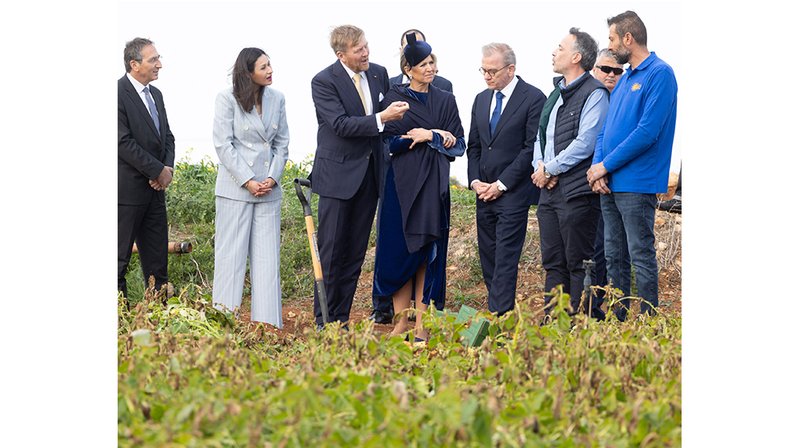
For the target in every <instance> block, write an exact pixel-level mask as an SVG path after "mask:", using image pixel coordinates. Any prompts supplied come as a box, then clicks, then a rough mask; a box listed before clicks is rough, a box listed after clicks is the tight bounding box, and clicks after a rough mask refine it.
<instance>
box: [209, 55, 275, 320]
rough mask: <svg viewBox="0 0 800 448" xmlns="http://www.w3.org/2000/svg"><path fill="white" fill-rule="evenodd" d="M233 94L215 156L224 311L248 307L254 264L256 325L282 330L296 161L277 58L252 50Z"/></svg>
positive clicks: (221, 107) (236, 71)
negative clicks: (285, 177) (287, 218)
mask: <svg viewBox="0 0 800 448" xmlns="http://www.w3.org/2000/svg"><path fill="white" fill-rule="evenodd" d="M232 77H233V87H232V88H228V89H225V90H223V91H222V92H220V93H219V95H217V100H216V106H215V110H214V148H215V149H216V151H217V155H218V156H219V161H220V164H219V173H218V174H217V185H216V190H215V194H216V207H217V210H216V235H215V239H214V292H213V302H214V306H215V307H217V308H220V309H221V308H223V307H224V308H227V309H229V310H234V309H236V308H238V307H239V306H241V304H242V291H243V289H244V276H245V271H246V269H247V258H248V257H249V258H250V283H251V302H252V305H251V309H250V318H251V319H252V320H254V321H258V322H266V323H269V324H272V325H275V326H276V327H278V328H280V327H282V326H283V320H282V318H281V280H280V239H281V237H280V230H281V197H282V192H281V188H280V180H281V175H282V174H283V169H284V166H285V165H286V160H287V159H288V156H289V128H288V125H287V124H286V108H285V102H284V98H283V94H282V93H280V92H278V91H276V90H274V89H271V88H268V86H269V85H270V84H272V67H271V65H270V60H269V56H268V55H267V54H266V53H265V52H264V51H263V50H261V49H258V48H245V49H243V50H242V51H241V52H240V53H239V57H237V58H236V63H235V65H234V67H233V74H232Z"/></svg>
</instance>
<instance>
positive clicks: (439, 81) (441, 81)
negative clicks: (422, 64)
mask: <svg viewBox="0 0 800 448" xmlns="http://www.w3.org/2000/svg"><path fill="white" fill-rule="evenodd" d="M408 33H414V34H415V35H416V37H417V40H418V41H423V42H425V34H424V33H423V32H422V31H420V30H417V29H413V28H412V29H410V30H406V31H405V32H404V33H403V34H402V35H401V36H400V54H403V48H405V46H406V45H407V44H408V43H407V42H406V34H408ZM431 57H433V64H434V66H435V65H436V55H434V54H431ZM435 71H436V75H435V76H434V77H433V82H432V83H431V84H433V86H434V87H436V88H439V89H442V90H445V91H447V92H450V93H453V83H452V82H450V81H449V80H448V79H447V78H445V77H443V76H439V69H438V68H436V70H435ZM408 82H409V80H408V77H407V76H406V75H405V74H403V67H400V74H399V75H397V76H395V77H392V78H389V84H390V85H393V84H406V83H408Z"/></svg>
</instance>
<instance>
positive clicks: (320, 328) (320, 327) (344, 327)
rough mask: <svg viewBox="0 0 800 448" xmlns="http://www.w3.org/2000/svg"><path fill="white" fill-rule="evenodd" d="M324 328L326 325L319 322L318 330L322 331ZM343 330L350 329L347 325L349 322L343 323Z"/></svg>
mask: <svg viewBox="0 0 800 448" xmlns="http://www.w3.org/2000/svg"><path fill="white" fill-rule="evenodd" d="M329 323H330V322H329ZM324 328H325V326H324V325H322V324H317V331H322V330H323V329H324ZM342 330H344V331H350V327H348V326H347V324H344V325H342Z"/></svg>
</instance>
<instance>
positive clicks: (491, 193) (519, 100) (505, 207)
mask: <svg viewBox="0 0 800 448" xmlns="http://www.w3.org/2000/svg"><path fill="white" fill-rule="evenodd" d="M515 71H516V56H515V54H514V50H512V49H511V47H510V46H508V45H507V44H503V43H491V44H488V45H485V46H484V47H483V59H482V61H481V68H480V72H481V73H482V74H483V79H484V81H485V82H486V85H487V87H488V89H487V90H484V91H483V92H481V93H479V94H478V95H477V96H476V97H475V103H474V104H473V106H472V120H471V124H470V132H469V143H468V145H467V159H468V163H467V170H468V181H469V183H470V184H469V185H470V188H471V189H472V190H473V191H475V194H476V198H477V203H476V219H477V226H478V251H479V253H480V258H481V268H482V269H483V279H484V281H485V282H486V289H487V290H488V292H489V311H490V312H492V313H497V314H498V315H503V314H505V313H507V312H508V311H510V310H512V309H514V304H515V296H516V286H517V265H518V263H519V257H520V253H521V251H522V246H523V244H524V243H525V233H526V231H527V228H528V210H529V208H530V206H531V205H532V204H535V203H537V202H538V199H539V189H538V188H536V187H534V186H533V185H532V184H531V181H530V176H531V174H532V173H533V168H532V166H531V161H532V160H533V147H534V143H535V142H536V133H537V131H538V128H539V116H540V114H541V112H542V107H543V106H544V102H545V99H546V98H545V95H544V94H543V93H542V91H541V90H539V89H537V88H536V87H534V86H532V85H530V84H528V83H526V82H525V81H523V80H522V78H520V77H517V76H515Z"/></svg>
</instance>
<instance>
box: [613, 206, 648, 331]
mask: <svg viewBox="0 0 800 448" xmlns="http://www.w3.org/2000/svg"><path fill="white" fill-rule="evenodd" d="M600 208H601V210H602V212H603V221H604V224H605V251H606V263H607V269H608V279H609V281H610V282H611V283H612V284H613V285H614V287H616V288H619V289H621V290H622V292H623V294H624V295H625V296H630V295H631V265H632V266H633V269H634V278H635V281H636V289H637V296H638V297H642V298H643V299H644V300H645V301H644V302H642V306H641V310H642V312H645V313H649V314H652V313H653V309H652V308H655V307H657V306H658V263H657V261H656V246H655V243H656V237H655V230H654V226H655V217H656V195H654V194H642V193H612V194H609V195H602V196H601V198H600ZM626 243H627V246H628V254H629V255H630V261H631V263H630V264H628V263H627V262H626V261H627V260H625V258H626V257H625V256H624V251H625V244H626ZM622 305H623V307H622V308H620V309H619V310H617V311H616V315H617V318H619V320H625V317H626V316H627V311H628V308H629V307H630V299H623V301H622Z"/></svg>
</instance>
